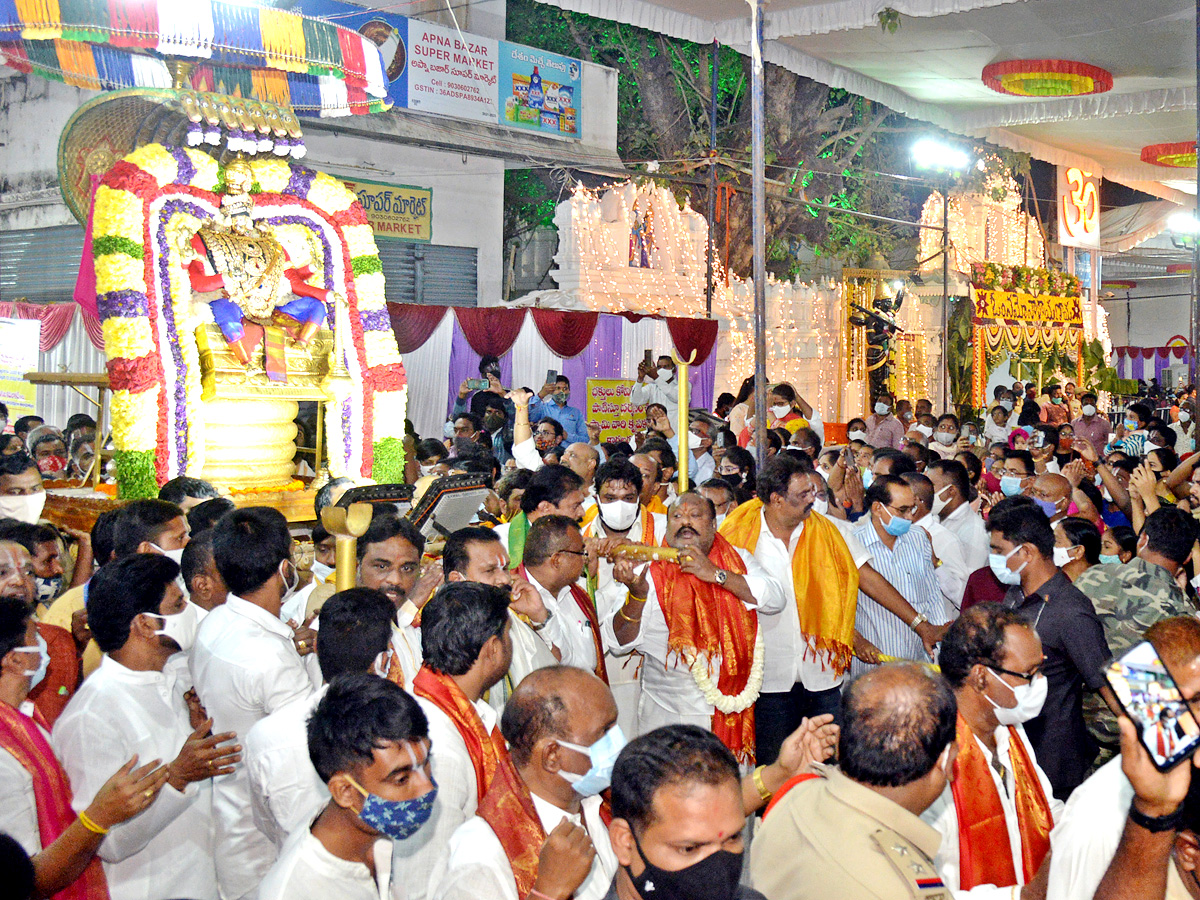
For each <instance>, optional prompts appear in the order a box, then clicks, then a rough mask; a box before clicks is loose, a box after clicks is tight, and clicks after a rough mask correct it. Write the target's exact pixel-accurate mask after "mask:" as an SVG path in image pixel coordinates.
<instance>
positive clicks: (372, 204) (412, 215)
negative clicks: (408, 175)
mask: <svg viewBox="0 0 1200 900" xmlns="http://www.w3.org/2000/svg"><path fill="white" fill-rule="evenodd" d="M345 184H346V187H348V188H349V189H350V190H352V191H354V193H355V194H357V195H358V202H359V203H361V204H362V207H363V210H364V211H365V212H366V214H367V221H368V222H370V223H371V230H372V231H374V232H375V237H388V238H398V239H400V240H405V241H423V242H426V243H428V242H429V241H431V240H433V191H432V190H431V189H429V188H422V187H410V186H409V185H406V184H381V183H380V182H377V181H347V182H345Z"/></svg>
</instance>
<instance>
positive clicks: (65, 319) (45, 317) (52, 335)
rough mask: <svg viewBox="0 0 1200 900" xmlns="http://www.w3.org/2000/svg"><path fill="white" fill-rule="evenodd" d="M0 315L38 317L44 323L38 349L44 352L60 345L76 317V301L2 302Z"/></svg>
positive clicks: (16, 317)
mask: <svg viewBox="0 0 1200 900" xmlns="http://www.w3.org/2000/svg"><path fill="white" fill-rule="evenodd" d="M0 317H4V318H6V319H37V320H39V321H40V322H41V323H42V337H41V341H40V342H39V343H38V349H39V350H41V351H42V352H43V353H45V352H47V351H48V350H53V349H54V348H55V347H57V346H58V345H59V343H60V342H61V341H62V339H63V338H64V337H66V336H67V330H68V329H69V328H70V327H71V320H72V319H73V318H75V304H74V303H15V302H8V303H0Z"/></svg>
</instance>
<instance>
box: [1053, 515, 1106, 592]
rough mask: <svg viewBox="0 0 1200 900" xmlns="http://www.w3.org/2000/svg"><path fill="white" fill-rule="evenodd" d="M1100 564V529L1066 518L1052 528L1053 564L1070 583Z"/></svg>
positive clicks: (1075, 519)
mask: <svg viewBox="0 0 1200 900" xmlns="http://www.w3.org/2000/svg"><path fill="white" fill-rule="evenodd" d="M1099 562H1100V529H1099V528H1097V527H1096V526H1095V525H1094V524H1093V523H1091V522H1089V521H1088V520H1087V519H1081V518H1079V517H1078V516H1067V517H1066V518H1065V519H1063V520H1062V521H1061V522H1059V523H1058V524H1057V525H1056V526H1054V564H1055V565H1056V566H1058V567H1059V569H1061V570H1062V573H1063V574H1064V575H1066V576H1067V577H1068V578H1070V579H1071V581H1075V580H1076V579H1077V578H1079V576H1080V575H1082V574H1083V573H1084V572H1086V571H1087V570H1088V569H1089V568H1091V567H1092V566H1094V565H1097V564H1098V563H1099Z"/></svg>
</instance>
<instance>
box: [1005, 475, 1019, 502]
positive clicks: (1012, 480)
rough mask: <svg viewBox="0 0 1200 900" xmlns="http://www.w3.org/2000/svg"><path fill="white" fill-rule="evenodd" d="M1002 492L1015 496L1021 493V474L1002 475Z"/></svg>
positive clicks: (1007, 495)
mask: <svg viewBox="0 0 1200 900" xmlns="http://www.w3.org/2000/svg"><path fill="white" fill-rule="evenodd" d="M1000 493H1002V494H1003V495H1004V496H1005V497H1015V496H1017V494H1019V493H1021V477H1020V476H1019V475H1002V476H1001V477H1000Z"/></svg>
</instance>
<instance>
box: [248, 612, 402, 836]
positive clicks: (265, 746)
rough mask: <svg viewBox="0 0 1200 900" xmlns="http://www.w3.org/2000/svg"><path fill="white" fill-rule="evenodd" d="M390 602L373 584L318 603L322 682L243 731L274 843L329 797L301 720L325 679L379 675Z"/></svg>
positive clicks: (255, 801) (258, 817) (386, 658)
mask: <svg viewBox="0 0 1200 900" xmlns="http://www.w3.org/2000/svg"><path fill="white" fill-rule="evenodd" d="M394 614H395V607H393V606H392V605H391V603H389V602H387V600H386V599H385V598H384V596H383V595H382V594H381V593H380V592H379V591H376V590H370V589H368V588H351V589H350V590H348V591H342V592H341V593H338V594H334V595H333V596H332V597H330V598H329V600H328V602H326V604H325V605H324V606H322V607H321V636H320V640H318V641H317V663H318V665H319V666H320V668H321V676H322V678H324V680H325V686H322V687H321V688H320V689H319V690H317V691H316V692H314V693H313V694H312V696H310V697H305V698H304V699H303V700H296V701H294V702H293V703H289V704H288V705H287V706H285V707H283V708H282V709H280V710H277V711H276V712H273V713H271V714H270V715H269V716H267V717H266V718H264V719H260V720H259V721H258V723H257V724H255V726H254V727H253V728H251V729H250V732H249V734H247V735H246V738H245V741H244V743H245V747H246V752H245V760H246V761H245V767H246V775H247V777H248V779H249V782H250V804H251V809H252V810H253V815H254V824H255V826H256V827H257V828H258V830H259V831H261V832H262V833H263V834H265V835H266V836H267V837H269V838H270V839H271V840H272V841H273V842H274V844H275V846H276V847H282V846H283V844H284V841H286V840H287V838H288V835H290V834H291V833H292V832H293V831H295V830H296V829H298V828H302V827H304V826H306V825H308V824H309V823H311V822H312V820H313V817H314V816H315V815H316V814H317V813H318V812H319V811H320V809H321V807H322V806H324V805H325V802H326V801H327V800H328V799H329V791H328V790H326V788H325V782H324V781H322V780H321V777H320V776H319V775H318V774H317V770H316V769H314V768H313V765H312V762H311V761H310V760H309V756H308V736H307V732H306V724H307V722H308V717H309V716H310V715H311V714H312V711H313V710H314V709H316V706H317V704H318V703H319V702H320V701H321V698H322V697H323V696H325V691H326V687H327V686H328V684H329V682H330V681H332V680H333V679H334V678H336V677H337V676H338V675H341V674H342V673H344V672H371V673H372V674H374V675H384V674H386V673H387V671H388V666H389V663H390V662H391V661H392V659H393V657H394V656H395V652H396V651H395V650H394V649H393V648H392V647H391V646H390V640H391V635H392V619H393V616H394Z"/></svg>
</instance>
